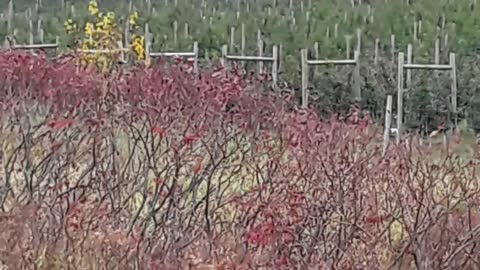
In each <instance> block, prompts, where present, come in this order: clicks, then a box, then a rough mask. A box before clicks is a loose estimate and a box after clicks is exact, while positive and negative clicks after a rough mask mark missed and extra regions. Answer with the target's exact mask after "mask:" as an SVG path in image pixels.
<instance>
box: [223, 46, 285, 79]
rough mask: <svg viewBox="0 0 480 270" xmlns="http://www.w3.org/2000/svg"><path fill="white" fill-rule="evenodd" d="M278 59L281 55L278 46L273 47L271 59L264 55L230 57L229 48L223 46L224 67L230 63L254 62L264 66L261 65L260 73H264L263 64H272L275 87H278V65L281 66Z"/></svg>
mask: <svg viewBox="0 0 480 270" xmlns="http://www.w3.org/2000/svg"><path fill="white" fill-rule="evenodd" d="M278 59H279V55H278V47H277V45H273V47H272V56H271V57H268V56H262V55H259V56H243V55H229V54H228V46H227V45H223V47H222V59H221V64H222V66H224V67H227V66H228V64H227V62H228V61H241V62H245V61H253V62H257V63H258V64H262V65H259V67H258V72H259V73H263V63H271V65H272V72H271V74H272V81H273V84H274V85H275V86H276V85H277V82H278V64H279V61H278Z"/></svg>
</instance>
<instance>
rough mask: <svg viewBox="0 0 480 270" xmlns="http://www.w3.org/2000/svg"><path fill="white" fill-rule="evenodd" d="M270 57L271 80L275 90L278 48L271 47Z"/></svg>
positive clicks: (275, 46)
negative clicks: (271, 58) (271, 60)
mask: <svg viewBox="0 0 480 270" xmlns="http://www.w3.org/2000/svg"><path fill="white" fill-rule="evenodd" d="M272 57H273V63H272V80H273V87H274V88H276V87H277V83H278V47H277V45H273V48H272Z"/></svg>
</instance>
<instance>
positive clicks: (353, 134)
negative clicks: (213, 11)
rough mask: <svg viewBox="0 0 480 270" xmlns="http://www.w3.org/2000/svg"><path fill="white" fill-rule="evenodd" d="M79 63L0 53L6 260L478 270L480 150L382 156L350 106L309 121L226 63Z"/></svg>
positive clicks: (2, 252) (398, 149) (16, 265)
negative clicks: (202, 66)
mask: <svg viewBox="0 0 480 270" xmlns="http://www.w3.org/2000/svg"><path fill="white" fill-rule="evenodd" d="M73 63H74V61H54V62H50V61H49V60H47V59H46V58H45V57H43V56H40V57H34V56H31V55H29V54H27V53H13V52H5V53H0V82H2V83H1V84H0V104H1V110H2V111H1V114H0V116H1V117H2V118H1V120H2V122H1V123H2V127H1V130H2V132H6V133H8V132H10V133H8V134H10V135H12V134H14V135H16V136H9V140H10V139H11V140H12V142H10V141H8V143H11V144H12V146H13V147H10V146H7V147H5V149H6V151H2V153H1V163H2V166H3V167H2V170H5V171H2V175H0V179H1V180H2V181H4V182H3V183H7V184H6V185H5V191H2V192H0V193H1V194H0V196H1V197H0V199H1V200H0V203H1V205H0V207H1V208H0V209H1V211H2V214H1V215H0V228H1V229H2V230H0V258H1V261H2V262H3V263H4V264H6V265H7V266H9V267H10V268H12V269H23V268H28V267H32V265H35V266H36V264H38V261H40V260H43V261H45V263H44V264H43V266H42V267H44V269H54V268H55V267H58V264H59V263H60V264H63V265H62V266H63V268H77V269H87V268H89V267H92V266H91V265H90V264H87V263H86V262H82V261H81V260H80V259H81V258H85V259H87V258H91V259H92V260H91V261H90V262H89V263H94V264H96V265H95V267H96V268H99V269H138V268H141V269H388V268H397V269H412V268H414V267H415V268H418V269H476V268H478V267H477V266H478V265H477V261H478V260H477V259H475V258H476V254H479V252H480V250H479V248H478V247H479V246H480V227H479V226H480V225H479V222H478V220H479V218H478V216H479V214H478V213H479V211H480V203H479V202H480V198H479V196H478V194H480V187H479V185H478V179H477V176H476V175H477V174H476V170H475V168H476V166H477V165H478V164H479V163H478V160H476V159H475V160H473V161H472V162H470V163H469V164H467V165H465V164H463V163H461V162H460V161H459V159H457V158H456V157H455V156H448V157H446V158H445V159H443V160H442V161H441V163H440V164H436V163H433V162H432V161H431V159H429V157H428V155H427V154H426V153H425V152H424V149H423V148H422V147H420V146H418V145H415V144H414V143H410V144H400V145H397V146H392V150H391V152H390V153H388V154H387V156H386V157H384V156H382V154H381V149H380V147H378V144H377V143H376V142H377V139H379V138H381V136H382V135H381V132H376V130H375V129H374V128H373V127H372V125H371V120H370V119H369V118H368V117H360V114H359V113H358V112H357V111H356V110H352V113H351V115H350V116H349V117H347V118H343V119H342V118H340V117H332V118H331V119H320V117H319V116H318V115H317V114H316V113H315V112H314V111H312V110H303V109H299V108H297V107H296V106H295V104H293V103H292V102H291V101H290V97H287V98H282V97H279V96H276V95H275V94H270V93H266V91H264V89H256V87H257V85H256V84H255V83H256V81H254V80H255V78H252V80H250V81H249V80H248V79H245V78H244V77H243V76H239V75H238V74H236V73H235V72H227V71H225V70H222V69H219V70H216V71H214V72H213V73H204V74H200V75H195V74H193V72H191V68H190V67H191V65H190V64H187V65H184V64H183V63H182V62H181V61H177V63H176V64H175V65H173V66H171V67H168V68H167V67H164V66H158V67H153V68H147V69H145V68H141V67H133V68H131V69H129V70H126V69H124V70H117V71H115V72H114V73H113V74H109V75H107V76H105V75H99V74H94V73H92V72H89V71H85V70H78V68H77V67H76V66H75V65H74V64H73ZM252 89H254V90H252ZM37 113H38V114H39V115H45V114H46V115H47V116H46V117H45V119H54V120H51V121H46V123H44V124H38V123H31V122H29V121H31V119H32V117H31V116H32V115H36V114H37ZM59 119H62V120H59ZM65 119H68V120H65ZM42 123H43V122H42ZM73 125H75V129H69V128H67V127H71V126H73ZM38 126H39V127H40V128H33V127H38ZM43 127H46V128H43ZM45 129H46V130H47V132H46V131H45ZM167 131H168V137H167ZM158 137H160V138H162V140H161V141H160V142H159V140H158ZM12 138H13V139H12ZM200 140H201V142H202V143H196V142H199V141H200ZM185 145H189V146H190V147H184V146H185ZM11 149H13V150H11ZM38 149H41V150H42V151H38ZM38 152H42V153H38ZM192 162H194V163H193V168H192V167H191V166H192ZM152 179H156V180H154V181H153V182H154V184H153V185H152ZM33 203H36V204H35V205H34V206H35V207H32V205H33ZM394 223H395V224H401V225H395V226H396V227H394V225H392V224H394ZM399 228H400V229H399ZM394 229H395V230H397V231H395V230H394ZM398 230H403V231H401V232H398ZM402 232H403V233H402ZM385 252H389V253H390V254H389V255H390V256H385ZM65 254H73V255H72V256H70V257H67V256H66V255H65ZM392 258H398V259H396V260H394V259H392ZM87 265H88V266H87ZM37 268H38V269H43V268H41V267H40V266H38V267H37Z"/></svg>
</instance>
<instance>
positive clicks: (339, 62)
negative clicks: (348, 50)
mask: <svg viewBox="0 0 480 270" xmlns="http://www.w3.org/2000/svg"><path fill="white" fill-rule="evenodd" d="M307 64H309V65H314V66H321V65H356V64H357V61H355V60H354V59H342V60H307Z"/></svg>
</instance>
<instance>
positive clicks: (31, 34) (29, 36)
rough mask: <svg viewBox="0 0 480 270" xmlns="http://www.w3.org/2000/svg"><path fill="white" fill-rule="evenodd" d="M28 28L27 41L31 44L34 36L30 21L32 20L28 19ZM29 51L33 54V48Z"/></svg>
mask: <svg viewBox="0 0 480 270" xmlns="http://www.w3.org/2000/svg"><path fill="white" fill-rule="evenodd" d="M28 28H29V30H30V32H29V33H28V43H29V44H30V45H33V43H34V37H33V22H32V20H30V21H28ZM30 53H32V54H35V50H33V49H31V50H30Z"/></svg>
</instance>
